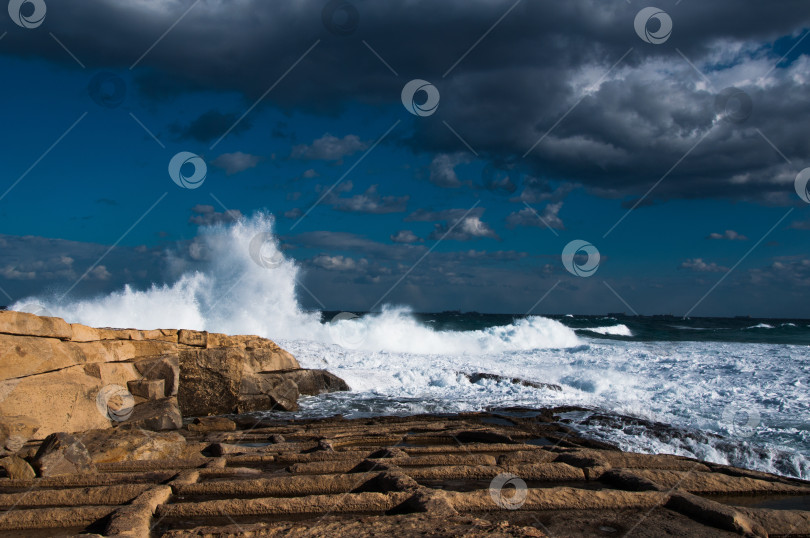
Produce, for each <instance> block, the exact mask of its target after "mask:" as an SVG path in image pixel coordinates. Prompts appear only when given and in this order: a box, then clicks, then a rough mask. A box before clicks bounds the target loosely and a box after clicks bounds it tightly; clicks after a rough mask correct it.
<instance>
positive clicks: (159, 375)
mask: <svg viewBox="0 0 810 538" xmlns="http://www.w3.org/2000/svg"><path fill="white" fill-rule="evenodd" d="M333 390H348V386H347V385H346V384H345V383H344V382H343V380H341V379H339V378H337V377H336V376H334V375H332V374H329V373H328V372H325V371H323V370H312V371H310V370H304V369H301V367H300V365H299V364H298V361H296V360H295V357H293V356H292V355H291V354H290V353H288V352H287V351H285V350H283V349H281V348H280V347H279V346H278V345H276V344H275V342H273V341H271V340H268V339H266V338H261V337H258V336H249V335H248V336H229V335H225V334H217V333H208V332H204V331H190V330H176V329H160V330H137V329H107V328H94V327H87V326H85V325H80V324H68V323H66V322H65V321H64V320H62V319H59V318H51V317H40V316H36V315H33V314H26V313H23V312H13V311H0V456H3V455H9V454H14V453H15V452H16V451H18V450H19V449H20V448H21V446H22V445H23V443H25V441H27V440H29V439H32V438H33V439H43V438H45V437H46V436H47V435H49V434H51V433H56V432H82V431H88V430H94V429H103V428H109V427H111V426H126V427H137V428H147V429H152V430H170V429H178V428H180V427H181V426H182V417H183V416H186V417H189V416H205V415H222V414H228V413H242V412H247V411H262V410H271V409H272V410H278V411H291V410H295V409H297V408H298V404H297V400H298V396H299V394H320V393H322V392H330V391H333Z"/></svg>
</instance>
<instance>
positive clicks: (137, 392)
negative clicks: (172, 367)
mask: <svg viewBox="0 0 810 538" xmlns="http://www.w3.org/2000/svg"><path fill="white" fill-rule="evenodd" d="M127 390H129V392H130V393H131V394H132V395H133V396H138V397H140V398H145V399H147V400H158V399H160V398H163V397H164V396H165V395H166V389H165V385H164V382H163V380H162V379H151V380H148V379H138V380H136V381H128V382H127Z"/></svg>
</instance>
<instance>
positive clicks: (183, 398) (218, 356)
mask: <svg viewBox="0 0 810 538" xmlns="http://www.w3.org/2000/svg"><path fill="white" fill-rule="evenodd" d="M181 333H182V331H181ZM210 336H211V335H208V337H210ZM217 336H219V335H217ZM256 338H257V337H250V336H246V337H230V339H222V341H223V342H226V343H231V344H234V346H232V347H220V348H208V349H199V348H193V347H189V348H187V349H181V350H180V352H179V355H180V388H179V389H178V393H177V396H178V401H179V403H180V409H181V410H182V412H183V414H185V415H191V416H203V415H224V414H229V413H233V412H238V413H244V412H248V411H259V410H267V409H271V408H273V407H274V406H275V408H276V409H280V410H293V409H297V404H296V403H295V401H292V399H293V398H294V399H297V398H298V388H297V386H296V387H293V385H294V382H292V381H290V383H287V384H285V386H284V389H283V390H275V389H276V387H277V386H280V385H281V383H282V382H283V381H284V380H283V379H281V378H268V377H266V375H267V374H264V373H263V372H266V371H272V370H288V369H295V370H297V369H299V368H300V367H299V365H298V361H296V360H295V357H293V356H292V355H290V354H289V353H287V352H286V351H284V350H282V349H281V348H279V347H278V346H277V345H276V344H275V343H273V342H271V341H269V340H265V341H264V342H265V343H264V344H263V345H262V347H258V346H256V344H257V342H256Z"/></svg>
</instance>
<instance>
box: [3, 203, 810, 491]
mask: <svg viewBox="0 0 810 538" xmlns="http://www.w3.org/2000/svg"><path fill="white" fill-rule="evenodd" d="M272 227H273V219H272V217H271V216H268V215H258V216H256V217H253V218H252V219H247V220H242V221H240V222H238V223H235V224H230V225H220V226H214V227H210V228H207V229H205V230H204V231H203V233H202V236H201V238H202V239H201V240H202V247H201V248H203V249H204V250H205V252H206V257H205V259H206V260H207V261H206V262H205V266H204V268H203V269H195V270H193V271H191V270H190V271H188V272H186V273H185V274H183V275H182V276H181V277H180V278H179V279H177V280H176V281H174V282H171V283H168V284H154V285H153V286H152V287H151V288H150V289H141V290H139V289H133V288H129V287H127V288H125V289H123V290H119V291H116V292H114V293H111V294H109V295H105V296H100V297H96V298H92V299H83V300H75V301H58V300H56V299H52V298H50V297H49V296H46V295H43V296H39V297H29V298H27V299H25V300H22V301H19V302H17V303H16V304H14V305H12V306H11V308H13V309H15V310H28V311H38V312H42V311H43V310H44V311H46V312H48V313H50V314H51V315H55V316H59V317H63V318H65V319H66V320H67V321H70V322H80V323H84V324H87V325H91V326H98V327H105V326H107V327H137V328H140V329H152V328H187V329H198V330H208V331H215V332H224V333H229V334H256V335H260V336H264V337H268V338H271V339H274V340H275V341H277V342H278V343H279V344H280V345H281V346H282V347H284V348H286V349H287V350H289V351H290V352H292V353H293V354H294V355H295V356H296V357H297V358H298V360H299V362H300V363H301V365H302V366H303V367H305V368H327V369H329V370H330V371H331V372H333V373H335V374H337V375H338V376H340V377H342V378H343V379H345V380H346V381H347V382H348V383H349V385H350V386H351V388H352V391H351V392H348V393H332V394H327V395H322V396H309V397H304V398H302V399H301V401H300V404H301V410H300V411H298V412H296V413H285V416H300V417H321V416H332V415H336V414H340V415H343V416H345V417H348V418H351V417H362V416H373V415H392V414H395V415H412V414H419V413H453V412H459V411H476V410H497V411H499V412H501V413H503V414H504V415H505V416H508V415H509V414H520V413H529V412H531V411H529V410H530V409H532V408H540V407H567V408H569V410H567V411H564V412H562V416H563V419H564V420H565V422H566V423H568V424H569V426H570V427H571V428H572V429H574V430H576V431H578V432H581V433H584V434H586V435H588V436H590V437H593V438H595V439H598V440H601V441H607V442H610V443H613V444H615V445H618V446H619V447H620V448H622V449H624V450H630V451H636V452H647V453H671V454H678V455H684V456H691V457H695V458H699V459H703V460H708V461H713V462H717V463H726V464H731V465H735V466H739V467H745V468H749V469H755V470H761V471H767V472H772V473H777V474H781V475H786V476H792V477H799V478H804V479H808V478H810V390H808V385H810V354H808V352H807V350H808V345H810V320H799V319H750V318H734V319H721V318H686V319H684V318H681V317H674V316H654V317H641V316H627V315H624V314H622V313H613V314H609V313H606V314H605V315H598V316H593V315H589V316H583V315H577V314H576V313H573V312H572V313H564V312H563V313H555V314H553V315H552V314H549V315H526V314H522V313H517V314H510V315H504V314H481V313H475V312H463V313H462V312H442V313H417V312H413V311H412V310H411V309H409V308H408V307H407V306H398V305H387V306H384V307H383V308H382V309H381V310H380V311H377V312H372V313H363V312H322V311H312V310H307V309H304V308H303V307H302V306H301V303H300V300H299V299H300V297H301V290H300V289H299V287H300V286H299V284H298V282H299V277H300V268H299V267H298V266H297V265H296V264H295V262H294V260H292V259H291V258H289V257H285V255H284V254H283V251H282V250H280V249H279V247H278V242H277V239H276V238H275V236H274V235H273V234H272ZM539 310H542V306H541V307H540V308H539Z"/></svg>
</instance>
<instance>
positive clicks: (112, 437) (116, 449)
mask: <svg viewBox="0 0 810 538" xmlns="http://www.w3.org/2000/svg"><path fill="white" fill-rule="evenodd" d="M82 442H83V443H84V445H85V447H86V448H87V451H88V453H89V454H90V458H91V459H92V461H93V463H95V464H103V463H117V462H123V461H152V460H169V459H182V458H185V457H187V456H189V455H191V454H190V453H189V449H192V448H193V447H194V446H196V445H186V441H185V438H184V437H183V436H182V435H180V434H179V433H177V432H152V431H147V430H142V429H137V428H133V429H121V428H115V429H106V430H92V431H89V432H85V433H84V434H83V435H82ZM196 455H197V456H199V452H198V453H197V454H196Z"/></svg>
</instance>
